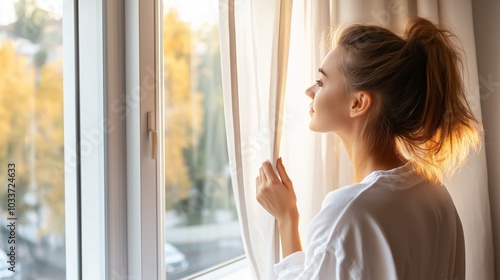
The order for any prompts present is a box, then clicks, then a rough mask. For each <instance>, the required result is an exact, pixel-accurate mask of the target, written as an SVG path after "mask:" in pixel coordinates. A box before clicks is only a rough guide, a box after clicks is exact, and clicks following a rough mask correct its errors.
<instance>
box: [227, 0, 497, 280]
mask: <svg viewBox="0 0 500 280" xmlns="http://www.w3.org/2000/svg"><path fill="white" fill-rule="evenodd" d="M289 3H291V1H286V0H282V1H265V0H254V1H249V0H221V1H220V2H219V10H220V25H221V26H220V27H221V34H220V35H221V48H222V49H221V54H222V55H221V57H222V58H221V60H222V68H223V84H224V85H223V90H224V99H225V103H224V106H225V118H226V125H227V137H228V145H229V155H230V164H231V168H232V172H231V173H232V181H233V187H234V190H235V193H236V200H237V203H238V211H239V214H240V221H241V228H242V233H243V236H244V243H245V249H246V253H247V257H248V259H249V263H250V265H251V267H252V271H253V273H254V277H255V278H256V279H274V278H275V277H274V274H273V273H272V267H273V264H274V263H275V262H276V260H277V259H278V257H279V241H278V239H277V236H276V231H275V228H274V219H273V218H272V217H271V216H270V215H269V214H267V212H265V211H264V210H263V209H262V208H261V207H260V205H258V203H257V202H256V200H255V177H256V176H257V172H258V168H259V167H260V164H261V163H262V161H264V160H266V159H270V160H271V161H272V162H274V160H275V159H276V157H277V156H278V154H279V156H282V157H283V162H284V164H285V166H286V167H287V171H288V173H289V175H290V177H291V179H292V180H293V182H294V187H295V191H296V193H297V198H298V207H299V211H300V214H301V220H300V232H301V236H302V237H303V238H302V239H303V240H305V238H304V237H305V234H306V229H307V226H308V223H309V221H310V220H311V219H312V217H313V216H314V215H315V214H316V213H317V212H318V211H319V209H320V207H321V203H322V200H323V198H324V196H325V195H326V193H328V192H329V191H332V190H334V189H336V188H339V187H342V186H345V185H347V184H349V183H350V182H351V178H352V170H351V167H350V163H349V161H348V159H347V157H346V155H345V152H344V151H343V148H342V146H341V145H340V143H339V140H338V138H337V137H336V136H334V135H333V134H318V133H314V132H311V131H310V130H309V129H308V123H309V114H308V111H309V103H310V100H309V99H308V98H307V97H306V96H305V95H304V89H305V88H306V87H307V86H309V85H310V84H312V83H313V82H314V78H316V77H317V68H318V67H319V65H320V63H321V61H322V59H323V57H324V56H325V54H326V52H327V51H328V50H327V49H325V47H323V45H324V44H323V43H324V40H323V39H322V34H323V32H324V30H325V28H326V27H327V26H336V25H338V24H343V23H349V22H368V23H376V24H380V25H382V26H385V27H388V28H390V29H391V30H393V31H395V32H401V31H402V30H403V28H404V25H405V23H406V19H407V18H408V17H411V16H417V15H418V16H422V17H426V18H429V19H430V20H432V21H434V22H439V23H444V24H446V25H447V26H449V27H451V28H452V29H453V31H454V32H455V33H456V34H457V35H458V37H459V39H460V41H461V43H462V45H463V48H464V50H465V53H466V56H467V64H466V69H465V70H466V71H465V73H464V77H465V81H466V86H467V88H468V89H469V90H468V92H469V94H470V95H469V96H468V97H469V101H470V103H471V106H472V109H473V110H474V113H475V114H476V116H477V117H478V119H481V109H480V102H479V85H478V76H477V66H476V56H475V46H474V34H473V27H472V12H471V2H470V0H464V1H452V0H448V1H430V0H428V1H422V0H416V1H395V0H391V1H387V0H374V1H363V0H322V1H317V0H303V1H294V3H293V7H290V6H289V5H290V4H289ZM290 17H291V19H290ZM286 22H290V24H291V28H290V25H288V24H284V23H286ZM280 40H281V41H280ZM287 40H290V44H289V49H288V44H287V42H286V41H287ZM279 42H281V44H280V43H279ZM276 48H277V49H276ZM287 53H289V55H287ZM287 59H288V65H287V63H286V62H285V61H283V60H287ZM287 66H288V67H287ZM285 79H286V80H285ZM284 83H285V84H286V91H284V92H283V91H282V90H283V85H284ZM283 93H284V99H282V98H283V95H282V94H283ZM281 102H283V103H281ZM279 104H284V105H283V106H280V105H279ZM280 135H281V139H280ZM280 140H281V141H280ZM445 184H446V186H447V187H448V189H449V191H450V193H451V195H452V197H453V199H454V202H455V205H456V207H457V210H458V212H459V215H460V217H461V219H462V223H463V227H464V233H465V242H466V252H467V257H466V258H467V259H466V260H467V267H466V273H467V279H493V277H494V276H493V273H494V272H493V251H492V250H493V249H492V248H493V246H492V231H491V218H490V207H489V198H488V189H487V174H486V161H485V154H484V149H483V150H481V151H480V153H479V154H477V155H472V156H471V157H470V160H469V161H468V163H467V164H466V165H465V166H464V167H463V168H462V169H461V170H460V171H459V172H457V173H456V174H455V175H454V176H453V177H452V178H450V179H449V180H447V181H446V182H445ZM304 245H306V244H304Z"/></svg>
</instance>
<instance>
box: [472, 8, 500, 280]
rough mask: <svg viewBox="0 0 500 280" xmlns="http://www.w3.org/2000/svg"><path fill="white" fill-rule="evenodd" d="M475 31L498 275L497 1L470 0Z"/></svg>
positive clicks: (499, 127) (499, 79)
mask: <svg viewBox="0 0 500 280" xmlns="http://www.w3.org/2000/svg"><path fill="white" fill-rule="evenodd" d="M471 2H472V8H473V16H474V35H475V40H476V54H477V64H478V74H479V84H480V88H481V109H482V116H483V125H484V127H485V130H486V136H485V149H486V159H487V165H488V186H489V192H490V205H491V219H492V226H493V242H494V251H495V255H496V257H495V275H497V278H498V277H500V32H499V30H498V28H499V27H500V17H499V16H498V15H499V14H500V1H496V0H473V1H471Z"/></svg>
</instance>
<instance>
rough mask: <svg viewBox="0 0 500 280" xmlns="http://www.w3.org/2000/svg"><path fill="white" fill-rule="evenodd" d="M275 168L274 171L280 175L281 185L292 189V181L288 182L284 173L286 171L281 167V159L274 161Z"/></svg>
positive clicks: (288, 179)
mask: <svg viewBox="0 0 500 280" xmlns="http://www.w3.org/2000/svg"><path fill="white" fill-rule="evenodd" d="M276 167H277V168H276V169H278V173H279V174H280V177H281V181H282V182H283V185H285V186H286V187H293V186H292V180H290V177H288V173H286V169H285V166H284V165H283V160H282V158H281V157H280V158H279V159H278V160H277V161H276Z"/></svg>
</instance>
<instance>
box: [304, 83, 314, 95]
mask: <svg viewBox="0 0 500 280" xmlns="http://www.w3.org/2000/svg"><path fill="white" fill-rule="evenodd" d="M315 89H316V85H312V86H310V87H308V88H307V89H306V92H305V93H306V95H307V96H308V97H309V98H314V96H315V95H316V91H315Z"/></svg>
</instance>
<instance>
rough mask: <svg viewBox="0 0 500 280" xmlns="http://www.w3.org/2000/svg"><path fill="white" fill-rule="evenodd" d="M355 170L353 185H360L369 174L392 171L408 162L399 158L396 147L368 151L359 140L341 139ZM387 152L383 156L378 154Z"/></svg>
mask: <svg viewBox="0 0 500 280" xmlns="http://www.w3.org/2000/svg"><path fill="white" fill-rule="evenodd" d="M340 138H341V140H342V143H343V145H344V147H345V149H346V152H347V155H348V157H349V159H350V161H351V163H352V166H353V170H354V178H353V183H359V182H361V180H363V179H364V178H365V177H366V176H368V174H370V173H371V172H373V171H376V170H390V169H394V168H397V167H400V166H402V165H404V164H405V163H406V162H407V161H406V160H405V159H403V158H402V157H401V156H399V154H398V152H397V150H396V148H395V145H391V146H390V147H381V149H380V150H375V151H368V150H367V147H368V145H366V144H365V143H363V142H362V141H361V140H360V139H359V138H358V139H345V138H343V137H342V136H341V137H340ZM382 150H385V152H384V153H383V154H376V152H379V151H382Z"/></svg>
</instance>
